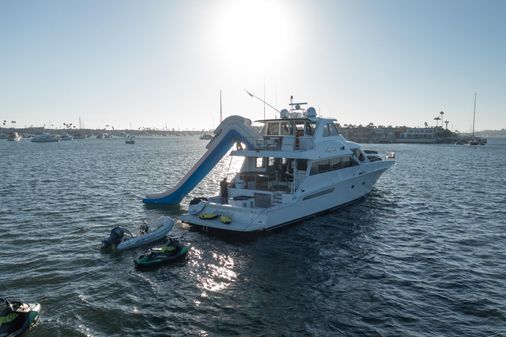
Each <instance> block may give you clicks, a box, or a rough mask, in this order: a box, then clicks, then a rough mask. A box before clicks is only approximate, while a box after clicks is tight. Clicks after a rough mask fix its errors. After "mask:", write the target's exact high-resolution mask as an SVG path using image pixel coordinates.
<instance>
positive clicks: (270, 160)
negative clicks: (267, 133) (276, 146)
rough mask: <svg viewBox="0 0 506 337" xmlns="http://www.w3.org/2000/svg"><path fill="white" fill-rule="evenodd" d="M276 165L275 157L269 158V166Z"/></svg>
mask: <svg viewBox="0 0 506 337" xmlns="http://www.w3.org/2000/svg"><path fill="white" fill-rule="evenodd" d="M275 163H276V160H275V158H274V157H269V166H274V165H275Z"/></svg>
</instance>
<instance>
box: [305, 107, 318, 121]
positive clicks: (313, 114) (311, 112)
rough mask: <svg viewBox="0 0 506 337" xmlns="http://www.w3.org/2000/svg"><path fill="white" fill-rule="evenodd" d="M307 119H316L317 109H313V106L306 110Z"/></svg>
mask: <svg viewBox="0 0 506 337" xmlns="http://www.w3.org/2000/svg"><path fill="white" fill-rule="evenodd" d="M306 117H307V118H316V109H315V108H313V107H312V106H310V107H309V108H308V109H307V110H306Z"/></svg>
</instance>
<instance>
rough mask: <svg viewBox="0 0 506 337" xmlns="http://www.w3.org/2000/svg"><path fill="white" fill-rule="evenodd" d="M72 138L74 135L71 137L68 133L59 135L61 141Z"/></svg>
mask: <svg viewBox="0 0 506 337" xmlns="http://www.w3.org/2000/svg"><path fill="white" fill-rule="evenodd" d="M72 139H74V137H72V136H71V135H69V134H68V133H64V134H63V135H61V136H60V140H63V141H66V140H72Z"/></svg>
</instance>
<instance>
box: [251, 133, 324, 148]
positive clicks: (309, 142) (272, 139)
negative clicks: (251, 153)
mask: <svg viewBox="0 0 506 337" xmlns="http://www.w3.org/2000/svg"><path fill="white" fill-rule="evenodd" d="M313 148H314V142H313V137H311V136H263V137H262V138H257V139H256V140H255V150H270V151H297V150H302V151H304V150H311V149H313Z"/></svg>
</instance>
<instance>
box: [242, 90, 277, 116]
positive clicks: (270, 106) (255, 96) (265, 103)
mask: <svg viewBox="0 0 506 337" xmlns="http://www.w3.org/2000/svg"><path fill="white" fill-rule="evenodd" d="M244 91H246V93H247V94H248V95H250V96H251V97H253V98H256V99H258V100H259V101H260V102H262V103H264V109H265V105H267V106H268V107H269V108H271V109H272V110H274V111H276V112H278V113H279V110H278V109H276V108H275V107H273V106H272V105H270V104H269V103H267V102H266V101H265V100H263V99H261V98H260V97H258V96H257V95H254V94H252V93H251V92H249V91H248V90H246V89H244ZM264 119H265V112H264Z"/></svg>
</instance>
